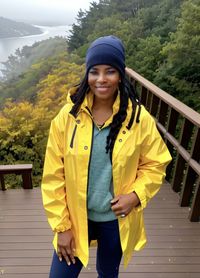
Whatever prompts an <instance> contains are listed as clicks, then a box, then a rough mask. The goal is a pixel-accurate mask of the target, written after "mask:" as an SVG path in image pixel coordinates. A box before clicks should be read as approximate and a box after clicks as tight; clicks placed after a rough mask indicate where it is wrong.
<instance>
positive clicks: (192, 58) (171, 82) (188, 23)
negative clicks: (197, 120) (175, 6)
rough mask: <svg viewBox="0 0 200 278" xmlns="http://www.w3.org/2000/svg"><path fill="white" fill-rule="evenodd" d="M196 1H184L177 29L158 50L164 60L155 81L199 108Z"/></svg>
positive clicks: (199, 50)
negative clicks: (160, 50)
mask: <svg viewBox="0 0 200 278" xmlns="http://www.w3.org/2000/svg"><path fill="white" fill-rule="evenodd" d="M199 23H200V1H199V0H187V1H185V2H184V4H183V6H182V16H181V18H180V20H179V25H178V28H177V31H176V32H175V33H172V34H171V41H170V42H169V43H167V44H166V46H165V47H164V48H163V50H162V52H161V53H162V55H163V56H164V57H165V61H164V63H163V64H162V65H161V67H160V68H159V71H158V74H157V77H156V78H155V82H156V83H157V84H162V87H163V88H164V89H166V88H167V89H169V88H171V89H170V91H171V92H172V93H173V94H174V95H175V96H178V98H179V99H180V100H182V101H183V102H185V103H186V104H188V105H190V106H192V107H194V108H196V109H197V110H198V111H200V97H199V91H200V84H199V80H200V24H199Z"/></svg>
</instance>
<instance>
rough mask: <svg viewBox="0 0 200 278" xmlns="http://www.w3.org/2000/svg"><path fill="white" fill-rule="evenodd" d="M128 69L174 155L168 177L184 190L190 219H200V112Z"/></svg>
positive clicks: (177, 189)
mask: <svg viewBox="0 0 200 278" xmlns="http://www.w3.org/2000/svg"><path fill="white" fill-rule="evenodd" d="M126 72H127V75H128V77H129V79H130V81H131V82H132V84H133V85H134V87H135V88H136V90H137V92H138V93H139V94H140V96H141V102H142V104H144V106H145V107H146V108H147V110H148V111H149V112H150V113H151V114H152V115H153V116H154V117H155V119H156V120H157V127H158V129H159V131H160V132H161V134H162V136H163V138H164V140H165V142H166V144H167V146H168V148H169V151H170V153H171V155H172V157H173V160H172V162H171V163H170V164H169V166H168V168H167V176H166V180H167V181H169V183H170V184H171V186H172V188H173V190H174V191H175V192H179V193H180V206H183V207H187V206H189V207H190V213H189V219H190V221H200V114H199V113H197V112H196V111H194V110H192V109H191V108H189V107H188V106H187V105H185V104H183V103H182V102H180V101H179V100H177V99H176V98H174V97H172V96H171V95H169V94H167V93H166V92H165V91H163V90H161V89H160V88H158V87H157V86H155V85H154V84H153V83H151V82H149V81H148V80H146V79H145V78H143V77H142V76H140V75H139V74H137V73H136V72H135V71H133V70H132V69H129V68H127V69H126Z"/></svg>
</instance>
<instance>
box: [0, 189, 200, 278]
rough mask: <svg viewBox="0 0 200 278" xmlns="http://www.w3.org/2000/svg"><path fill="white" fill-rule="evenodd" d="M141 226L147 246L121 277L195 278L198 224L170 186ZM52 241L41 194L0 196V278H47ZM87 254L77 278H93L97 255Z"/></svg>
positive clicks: (198, 273)
mask: <svg viewBox="0 0 200 278" xmlns="http://www.w3.org/2000/svg"><path fill="white" fill-rule="evenodd" d="M145 223H146V229H147V235H148V244H147V245H146V248H145V249H144V250H142V251H140V252H136V253H135V254H134V256H133V259H132V261H131V264H130V265H129V266H128V268H127V269H126V270H124V268H123V266H121V268H120V277H121V278H199V277H200V223H195V222H193V223H191V222H189V220H188V208H180V207H179V206H178V195H177V194H175V193H174V192H172V191H171V189H170V186H169V185H164V186H163V187H162V189H161V191H160V192H159V194H158V195H157V196H156V197H155V198H154V199H153V200H152V201H151V203H150V204H149V206H148V208H147V209H146V210H145ZM51 240H52V232H51V230H50V228H49V226H48V224H47V220H46V217H45V214H44V211H43V208H42V203H41V194H40V189H39V188H37V189H33V190H24V189H19V190H7V191H5V192H3V191H0V277H2V278H3V277H4V278H45V277H48V272H49V266H50V263H51V255H52V245H51ZM90 253H91V258H90V264H89V265H88V267H87V269H83V271H82V273H81V275H80V277H81V278H94V277H97V275H96V271H95V249H91V252H90ZM108 259H109V258H108ZM61 278H62V277H61ZM108 278H109V277H108Z"/></svg>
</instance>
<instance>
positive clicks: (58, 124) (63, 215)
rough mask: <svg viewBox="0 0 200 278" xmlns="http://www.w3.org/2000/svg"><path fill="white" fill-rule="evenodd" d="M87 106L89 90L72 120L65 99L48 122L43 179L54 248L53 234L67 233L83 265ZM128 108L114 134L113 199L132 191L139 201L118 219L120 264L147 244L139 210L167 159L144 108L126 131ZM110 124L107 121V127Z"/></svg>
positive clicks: (89, 120)
mask: <svg viewBox="0 0 200 278" xmlns="http://www.w3.org/2000/svg"><path fill="white" fill-rule="evenodd" d="M119 101H120V100H119V95H118V96H117V98H116V100H115V103H114V105H113V115H114V114H115V113H116V112H117V111H118V108H119ZM92 102H93V95H92V93H91V92H90V93H89V94H88V95H87V96H86V98H85V100H84V102H83V104H82V105H81V109H80V111H79V113H78V116H77V118H76V119H75V118H74V117H73V116H72V115H71V114H70V113H69V111H70V110H71V108H72V105H73V103H72V102H71V100H70V97H68V102H67V104H66V105H65V106H64V107H63V109H61V111H60V113H59V114H58V115H57V116H56V117H55V119H54V120H53V121H52V123H51V128H50V133H49V139H48V144H47V150H46V157H45V165H44V173H43V181H42V196H43V204H44V208H45V210H46V213H47V217H48V222H49V224H50V226H51V228H52V230H53V231H54V232H55V237H54V242H53V244H54V248H55V249H56V250H57V232H63V231H65V230H67V229H72V232H73V234H74V237H75V244H76V254H75V255H76V256H78V257H79V259H80V260H81V261H82V263H83V265H84V266H86V265H87V263H88V258H89V246H88V225H87V185H88V171H89V169H88V167H89V162H90V152H91V147H92V146H91V145H92V129H93V122H92V117H91V114H90V111H89V110H91V107H92ZM88 108H89V109H88ZM131 109H132V104H131V102H130V101H129V106H128V111H127V118H126V120H125V122H124V123H123V125H122V128H121V130H120V132H119V134H118V136H117V139H116V142H115V145H114V149H113V157H112V167H113V168H112V170H113V187H114V195H115V196H117V195H119V194H127V193H130V192H132V191H135V192H136V194H137V195H138V197H139V199H140V203H141V205H140V206H139V207H137V208H134V209H133V210H132V211H131V212H130V213H129V215H128V216H126V217H125V218H119V219H118V221H119V230H120V239H121V246H122V250H123V256H124V265H125V266H127V264H128V262H129V260H130V259H131V256H132V252H133V251H134V250H140V249H141V248H142V247H144V245H145V243H146V235H145V228H144V221H143V209H144V208H145V207H146V205H147V203H148V201H149V200H150V199H151V198H152V197H153V196H154V195H155V194H156V193H157V192H158V190H159V189H160V186H161V184H162V182H163V178H164V177H165V170H166V166H167V164H168V163H169V161H170V160H171V156H170V154H169V152H168V150H167V148H166V146H165V144H164V142H163V140H162V138H161V136H160V134H159V132H158V131H157V128H156V124H155V121H154V119H153V118H152V117H151V116H150V114H149V113H148V112H147V111H146V109H145V108H144V107H143V106H142V108H141V114H140V122H139V123H136V122H135V121H134V123H133V125H132V127H131V129H130V130H128V129H127V128H126V126H127V124H128V122H129V119H130V116H131V111H132V110H131ZM136 115H137V111H136ZM111 121H112V117H111V118H110V119H109V120H108V121H107V123H106V124H109V123H110V122H111Z"/></svg>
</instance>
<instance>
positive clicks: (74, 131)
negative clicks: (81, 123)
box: [70, 125, 77, 149]
mask: <svg viewBox="0 0 200 278" xmlns="http://www.w3.org/2000/svg"><path fill="white" fill-rule="evenodd" d="M76 130H77V125H75V127H74V130H73V133H72V138H71V142H70V148H72V149H73V146H74V137H75V135H76Z"/></svg>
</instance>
